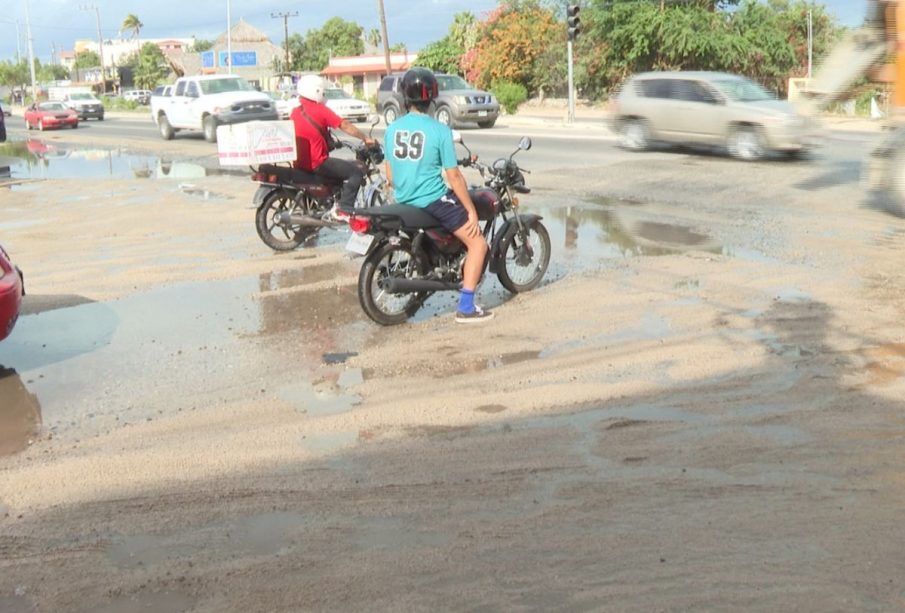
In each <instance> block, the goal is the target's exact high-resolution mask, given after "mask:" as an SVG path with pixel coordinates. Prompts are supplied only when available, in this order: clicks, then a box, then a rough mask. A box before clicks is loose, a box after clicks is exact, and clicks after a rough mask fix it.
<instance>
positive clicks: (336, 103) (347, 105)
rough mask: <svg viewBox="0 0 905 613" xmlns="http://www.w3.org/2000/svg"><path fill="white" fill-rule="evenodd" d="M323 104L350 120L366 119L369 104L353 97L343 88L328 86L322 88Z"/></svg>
mask: <svg viewBox="0 0 905 613" xmlns="http://www.w3.org/2000/svg"><path fill="white" fill-rule="evenodd" d="M324 97H325V98H326V101H325V104H326V105H327V107H328V108H329V109H330V110H332V111H333V112H334V113H336V114H337V115H339V116H340V117H342V118H343V119H348V120H350V121H367V120H368V115H370V113H371V105H370V104H368V103H367V102H365V101H364V100H359V99H358V98H353V97H352V96H350V95H349V94H347V93H346V91H345V90H344V89H340V88H338V87H330V88H328V89H325V90H324Z"/></svg>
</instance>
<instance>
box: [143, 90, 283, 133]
mask: <svg viewBox="0 0 905 613" xmlns="http://www.w3.org/2000/svg"><path fill="white" fill-rule="evenodd" d="M151 116H152V117H153V118H154V122H155V123H156V124H157V127H158V129H159V130H160V135H161V136H162V137H163V138H164V139H165V140H170V139H172V138H173V135H174V134H175V133H176V132H177V131H178V130H203V131H204V138H205V140H207V141H208V142H211V143H214V142H216V141H217V126H221V125H225V124H232V123H241V122H243V121H255V120H268V119H279V113H277V109H276V105H275V104H274V101H273V100H271V98H270V96H268V95H267V94H265V93H263V92H259V91H257V90H255V89H254V88H253V87H252V86H251V85H250V84H249V83H248V81H246V80H245V79H243V78H242V77H239V76H236V75H204V76H195V77H181V78H179V79H177V80H176V83H175V84H174V85H173V87H172V89H171V94H170V95H169V96H152V97H151Z"/></svg>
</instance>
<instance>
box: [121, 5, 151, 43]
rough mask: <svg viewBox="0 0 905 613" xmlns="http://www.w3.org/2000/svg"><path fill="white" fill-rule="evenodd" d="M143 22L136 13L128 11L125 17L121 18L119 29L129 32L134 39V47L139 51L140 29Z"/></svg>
mask: <svg viewBox="0 0 905 613" xmlns="http://www.w3.org/2000/svg"><path fill="white" fill-rule="evenodd" d="M144 25H145V24H143V23H142V22H141V20H140V19H139V18H138V16H137V15H135V14H134V13H129V14H128V15H126V18H125V19H123V23H122V25H121V26H120V29H121V30H122V31H124V32H131V33H132V38H134V39H135V43H136V44H135V48H136V49H137V50H139V53H140V52H141V51H140V49H141V37H140V35H141V29H142V28H143V27H144Z"/></svg>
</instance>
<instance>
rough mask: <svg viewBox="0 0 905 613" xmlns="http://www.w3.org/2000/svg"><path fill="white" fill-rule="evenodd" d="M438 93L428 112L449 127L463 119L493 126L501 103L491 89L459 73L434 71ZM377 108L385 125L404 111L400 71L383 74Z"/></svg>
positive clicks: (482, 125) (486, 126) (378, 91)
mask: <svg viewBox="0 0 905 613" xmlns="http://www.w3.org/2000/svg"><path fill="white" fill-rule="evenodd" d="M436 77H437V85H438V86H439V88H438V89H439V90H440V91H439V94H438V96H437V99H436V100H435V101H434V103H433V104H432V105H431V112H430V114H431V115H432V116H433V117H434V118H436V119H437V121H439V122H440V123H443V124H446V125H448V126H449V127H451V128H452V127H455V126H456V124H458V123H461V122H466V121H472V122H477V124H478V126H480V127H482V128H492V127H493V125H494V124H495V123H496V120H497V117H499V115H500V104H499V102H498V101H497V100H496V98H494V96H493V94H491V93H490V92H485V91H483V90H479V89H476V88H475V87H474V86H472V85H470V84H469V83H468V81H466V80H465V79H463V78H462V77H458V76H456V75H448V74H436ZM377 112H378V113H380V114H381V115H383V119H384V121H385V122H386V123H387V125H389V124H391V123H393V121H395V119H396V118H397V117H399V116H400V115H404V114H405V112H406V111H405V97H404V96H403V95H402V74H392V75H389V76H386V77H384V78H383V81H381V82H380V87H379V88H378V90H377Z"/></svg>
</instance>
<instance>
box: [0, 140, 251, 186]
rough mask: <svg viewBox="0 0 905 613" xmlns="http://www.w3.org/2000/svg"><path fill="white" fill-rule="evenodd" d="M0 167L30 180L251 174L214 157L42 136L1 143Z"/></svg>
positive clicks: (12, 178) (176, 177) (17, 178)
mask: <svg viewBox="0 0 905 613" xmlns="http://www.w3.org/2000/svg"><path fill="white" fill-rule="evenodd" d="M0 166H8V167H9V170H10V174H9V177H8V179H11V180H29V179H86V178H135V179H180V180H186V179H198V178H202V177H208V176H214V175H235V176H247V175H248V171H247V170H246V169H229V168H221V167H220V166H219V162H218V161H217V160H216V159H215V158H213V157H211V158H199V159H194V160H191V159H190V160H175V159H171V158H166V157H160V156H156V155H147V154H142V153H137V152H133V151H130V150H128V149H125V148H117V149H100V148H89V147H79V146H76V145H64V144H61V143H54V142H51V141H48V140H43V139H40V138H29V139H27V140H24V141H10V142H7V143H4V144H2V145H0Z"/></svg>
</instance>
